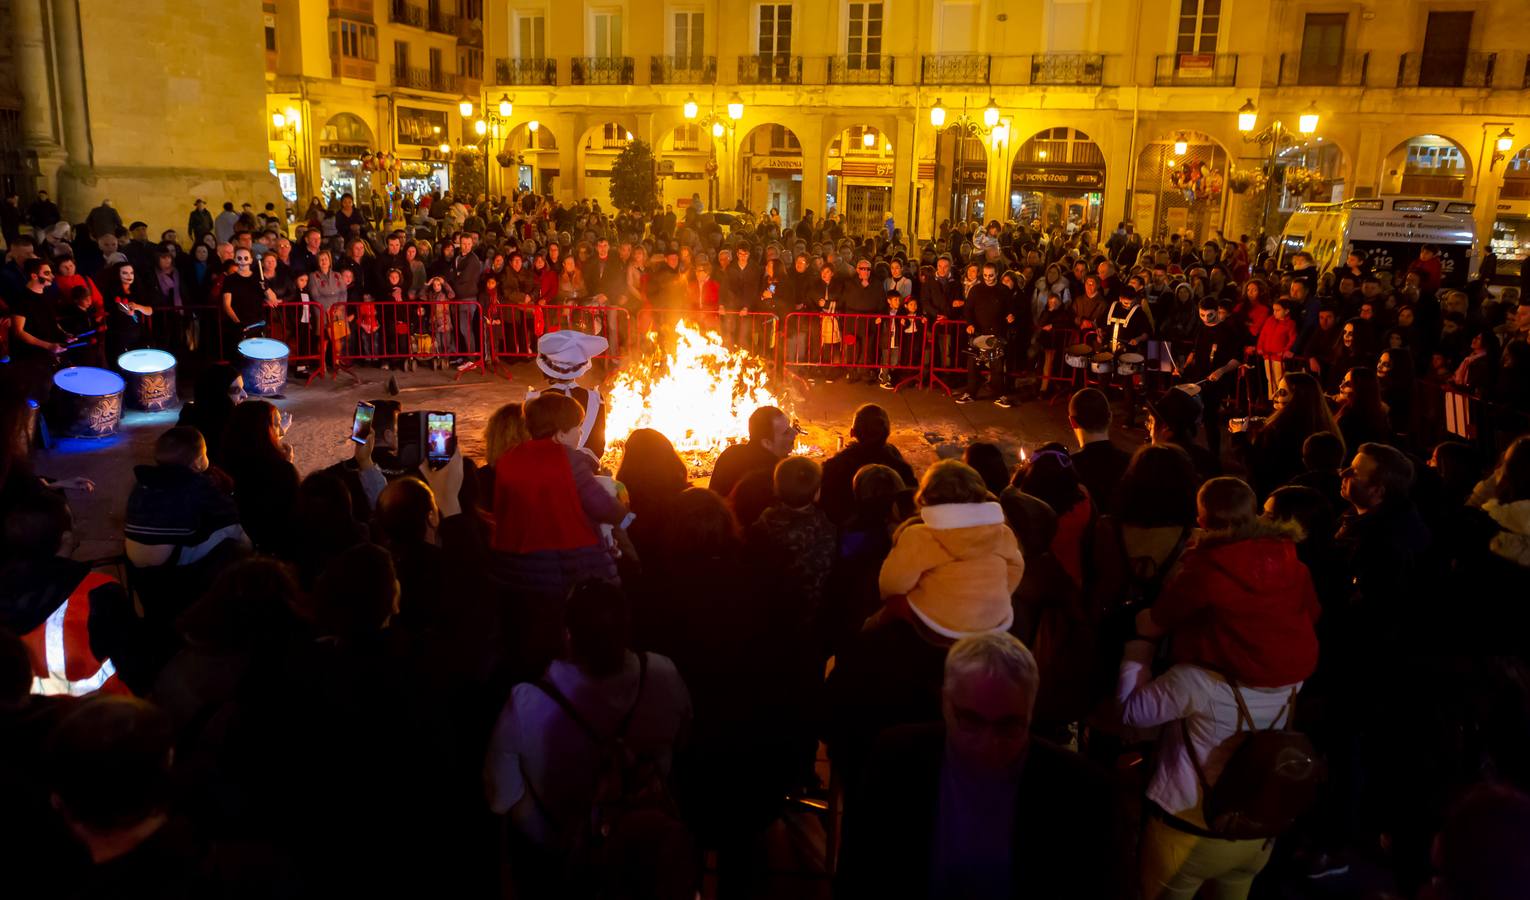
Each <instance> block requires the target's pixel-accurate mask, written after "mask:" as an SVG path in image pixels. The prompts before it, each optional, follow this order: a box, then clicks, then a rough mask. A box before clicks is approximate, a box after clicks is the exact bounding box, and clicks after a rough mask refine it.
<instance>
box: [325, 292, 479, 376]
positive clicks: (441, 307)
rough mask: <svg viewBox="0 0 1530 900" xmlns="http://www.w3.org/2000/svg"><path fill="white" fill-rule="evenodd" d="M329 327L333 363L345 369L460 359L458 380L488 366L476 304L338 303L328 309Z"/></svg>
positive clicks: (445, 362) (468, 301) (457, 302)
mask: <svg viewBox="0 0 1530 900" xmlns="http://www.w3.org/2000/svg"><path fill="white" fill-rule="evenodd" d="M329 326H330V340H331V341H333V342H334V347H335V361H336V363H337V364H339V365H340V366H341V367H342V368H345V369H349V368H350V367H351V366H353V365H355V364H357V363H361V364H370V363H375V364H377V365H379V366H382V365H387V366H390V367H391V366H394V365H398V364H401V363H403V362H405V361H412V362H414V363H419V362H420V361H426V362H431V363H433V364H434V365H445V364H450V363H456V362H459V361H460V363H461V364H459V365H458V377H459V378H460V377H461V374H462V372H464V371H468V370H471V369H479V370H483V369H484V366H485V359H486V356H485V352H484V348H485V341H484V338H485V336H486V335H485V329H486V327H487V326H486V324H485V322H484V317H483V307H481V306H479V304H478V302H477V301H475V300H447V301H442V302H439V303H434V302H425V301H408V300H405V301H385V302H370V301H367V302H361V303H336V304H334V305H332V306H331V307H330V309H329ZM438 360H439V361H440V362H436V361H438ZM353 377H355V376H354V374H353Z"/></svg>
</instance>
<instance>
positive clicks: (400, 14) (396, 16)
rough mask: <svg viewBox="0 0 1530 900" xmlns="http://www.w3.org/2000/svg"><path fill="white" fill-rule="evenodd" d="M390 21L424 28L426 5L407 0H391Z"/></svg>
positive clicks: (389, 4) (389, 6)
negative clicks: (406, 0) (407, 0)
mask: <svg viewBox="0 0 1530 900" xmlns="http://www.w3.org/2000/svg"><path fill="white" fill-rule="evenodd" d="M388 21H389V22H392V23H393V24H395V25H408V26H410V27H412V28H424V27H425V7H423V6H420V5H419V4H416V3H408V2H405V0H390V2H389V3H388Z"/></svg>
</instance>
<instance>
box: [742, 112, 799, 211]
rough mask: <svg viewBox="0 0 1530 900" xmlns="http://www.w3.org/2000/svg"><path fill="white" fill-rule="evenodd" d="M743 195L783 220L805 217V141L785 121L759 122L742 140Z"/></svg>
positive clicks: (749, 202)
mask: <svg viewBox="0 0 1530 900" xmlns="http://www.w3.org/2000/svg"><path fill="white" fill-rule="evenodd" d="M738 147H739V156H738V158H739V199H741V200H742V201H743V202H744V205H745V206H747V207H749V211H750V212H752V213H755V214H757V215H758V214H761V213H766V212H769V211H770V210H771V209H775V210H776V211H778V212H779V213H780V214H781V221H782V223H783V224H784V223H787V222H796V221H797V220H798V219H800V218H802V142H801V141H799V140H797V135H795V134H793V133H792V130H791V129H790V128H787V127H786V126H785V125H759V126H756V127H755V128H753V129H752V130H750V132H749V133H748V134H746V135H744V137H743V140H741V141H739V145H738Z"/></svg>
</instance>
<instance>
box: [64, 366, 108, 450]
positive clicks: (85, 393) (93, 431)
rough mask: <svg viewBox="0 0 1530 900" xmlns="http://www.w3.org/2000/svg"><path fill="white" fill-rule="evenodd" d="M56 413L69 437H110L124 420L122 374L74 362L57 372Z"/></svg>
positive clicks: (65, 433) (65, 434)
mask: <svg viewBox="0 0 1530 900" xmlns="http://www.w3.org/2000/svg"><path fill="white" fill-rule="evenodd" d="M53 387H54V391H53V413H54V421H56V422H57V423H58V432H59V434H61V435H64V436H66V437H106V436H108V435H111V434H115V433H116V431H117V423H118V422H120V421H122V391H123V388H124V387H125V383H124V382H123V380H122V376H121V375H118V374H117V373H116V372H112V371H109V370H107V369H97V368H93V367H90V366H71V367H69V368H67V369H60V370H59V371H58V372H57V373H56V374H55V375H54V376H53Z"/></svg>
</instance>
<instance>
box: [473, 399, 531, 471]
mask: <svg viewBox="0 0 1530 900" xmlns="http://www.w3.org/2000/svg"><path fill="white" fill-rule="evenodd" d="M530 438H531V433H530V432H528V431H527V430H526V417H525V415H524V412H523V408H522V405H521V404H519V403H506V404H505V405H504V406H501V407H500V408H499V409H496V410H494V414H493V415H491V416H489V421H488V424H486V425H484V427H483V442H484V444H485V445H486V446H487V451H486V452H487V454H488V460H487V461H488V464H489V465H491V466H492V465H494V463H495V462H497V461H498V460H499V458H500V457H501V456H503V455H504V454H505V452H506V451H507V450H514V449H515V448H516V447H517V446H519V445H520V444H521V443H523V442H524V441H526V440H529V439H530Z"/></svg>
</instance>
